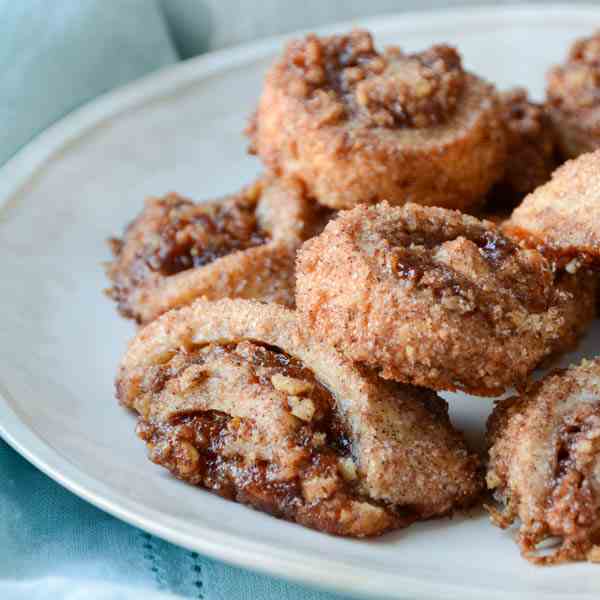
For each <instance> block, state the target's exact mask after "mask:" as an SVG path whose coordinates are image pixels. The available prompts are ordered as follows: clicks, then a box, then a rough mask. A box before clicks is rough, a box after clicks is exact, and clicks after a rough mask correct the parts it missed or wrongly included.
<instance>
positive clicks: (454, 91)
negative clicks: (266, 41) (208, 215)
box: [248, 31, 506, 209]
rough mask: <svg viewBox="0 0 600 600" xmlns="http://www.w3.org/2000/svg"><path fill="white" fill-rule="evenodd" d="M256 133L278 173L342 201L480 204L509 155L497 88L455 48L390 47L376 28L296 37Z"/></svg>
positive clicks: (342, 204) (274, 75) (276, 72)
mask: <svg viewBox="0 0 600 600" xmlns="http://www.w3.org/2000/svg"><path fill="white" fill-rule="evenodd" d="M248 133H249V135H250V138H251V141H252V147H253V150H254V151H255V152H257V153H258V155H259V156H260V158H261V159H262V160H263V161H264V163H265V164H266V165H267V166H268V167H269V168H270V169H271V170H272V171H273V172H275V173H276V174H286V175H294V176H297V177H299V178H300V179H302V180H303V181H304V183H305V185H306V186H307V189H308V190H309V192H310V194H311V195H312V196H314V197H315V198H317V199H318V200H319V202H321V203H323V204H326V205H328V206H331V207H334V208H350V207H353V206H355V205H356V204H359V203H373V202H377V201H379V200H382V199H387V200H388V201H389V202H391V203H394V204H403V203H405V202H408V201H412V202H417V203H422V204H428V205H431V204H433V205H441V206H447V207H453V208H462V209H464V208H468V207H471V206H473V205H474V204H475V203H477V202H479V201H480V199H481V198H482V197H483V196H484V195H485V193H486V192H487V191H488V190H489V188H490V187H491V185H492V184H493V183H494V182H495V181H496V180H498V179H499V177H500V176H501V173H502V166H503V163H504V160H505V156H506V148H505V135H504V130H503V128H502V125H501V122H500V118H499V114H498V102H497V97H496V94H495V92H494V90H493V88H492V87H491V86H490V85H488V84H487V83H485V82H483V81H482V80H480V79H479V78H477V77H475V76H474V75H471V74H470V73H466V72H464V71H463V69H462V66H461V62H460V57H459V56H458V54H457V53H456V51H455V50H454V49H452V48H449V47H447V46H434V47H432V48H430V49H428V50H426V51H424V52H422V53H419V54H414V55H407V54H404V53H402V52H401V51H399V50H398V49H396V48H390V49H388V50H386V51H385V52H384V53H379V52H377V51H376V50H375V49H374V47H373V41H372V38H371V35H370V34H369V33H368V32H366V31H354V32H352V33H350V34H347V35H338V36H331V37H326V38H319V37H317V36H315V35H310V36H308V37H306V38H305V39H303V40H296V41H293V42H291V43H290V44H289V46H288V47H287V49H286V51H285V53H284V55H283V57H282V58H281V59H280V60H278V61H277V62H276V63H275V64H274V65H273V67H272V68H271V70H270V72H269V74H268V75H267V78H266V80H265V87H264V90H263V94H262V97H261V100H260V103H259V107H258V110H257V112H256V114H255V115H254V116H253V119H252V121H251V124H250V126H249V128H248Z"/></svg>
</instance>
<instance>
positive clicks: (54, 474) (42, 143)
mask: <svg viewBox="0 0 600 600" xmlns="http://www.w3.org/2000/svg"><path fill="white" fill-rule="evenodd" d="M542 10H543V11H544V12H545V14H544V16H545V20H546V22H547V21H548V19H550V20H557V19H562V18H565V17H570V18H576V19H577V20H580V19H585V20H586V21H593V20H596V21H598V20H600V6H593V5H590V4H581V3H576V4H566V3H559V4H556V3H544V4H535V5H531V4H509V5H503V6H469V7H458V8H457V7H452V8H446V9H437V10H423V11H407V12H402V13H393V14H389V15H387V14H386V15H379V16H374V17H369V18H357V19H355V20H353V21H346V22H339V23H336V24H333V25H329V26H327V27H321V28H311V29H310V30H306V29H305V30H300V31H295V32H292V33H289V34H285V35H277V36H271V37H268V38H265V39H261V40H258V41H253V42H250V43H246V44H242V45H238V46H235V47H232V48H227V49H225V50H218V51H216V52H210V53H207V54H204V55H202V56H199V57H196V58H192V59H188V60H185V61H182V62H179V63H175V64H174V65H171V66H167V67H164V68H162V69H159V70H158V71H156V72H154V73H152V74H150V75H146V76H145V77H142V78H141V79H138V80H135V81H133V82H131V83H128V84H126V85H124V86H121V87H118V88H116V89H114V90H111V91H109V92H107V93H105V94H102V95H101V96H99V97H97V98H95V99H93V100H91V101H90V102H87V103H85V104H83V105H82V106H81V107H79V108H77V109H75V110H74V111H72V112H71V113H69V114H68V115H66V116H65V117H63V118H61V119H60V120H58V121H57V122H55V123H54V124H52V125H51V126H50V127H48V128H47V129H46V130H44V131H43V132H41V133H39V134H38V135H37V136H35V137H34V138H33V139H31V140H30V141H29V142H27V143H26V144H25V145H24V146H23V147H22V148H21V149H20V150H18V151H17V152H16V153H15V154H14V155H13V156H12V157H11V158H10V159H9V160H8V161H7V162H6V163H5V164H4V165H3V166H2V167H1V168H0V221H2V219H3V213H4V211H5V210H6V209H7V208H8V207H9V206H10V205H11V204H12V203H13V202H18V200H19V197H20V196H21V193H22V191H23V190H24V189H26V187H27V185H28V183H29V182H31V181H35V179H36V178H37V177H38V175H39V173H40V172H41V170H42V169H43V168H45V167H46V166H48V165H50V164H51V163H52V161H53V160H54V159H57V158H59V157H60V155H61V153H62V152H63V151H64V150H66V149H67V148H68V147H69V146H70V145H71V144H73V143H75V142H76V141H77V140H78V139H80V138H81V137H83V136H85V135H89V134H90V133H91V132H93V131H94V130H96V129H98V128H100V127H102V126H103V125H104V124H106V123H108V122H109V121H110V120H111V119H112V118H115V117H117V116H118V115H120V114H123V113H124V112H126V111H128V110H134V109H135V108H136V107H137V106H140V105H143V104H144V103H145V102H151V101H154V100H157V99H159V98H161V97H162V96H164V95H168V94H171V93H174V92H175V91H177V90H178V89H181V88H182V87H185V86H190V85H193V84H194V83H195V82H196V81H199V80H201V79H203V78H206V77H208V76H210V75H211V74H215V73H218V72H221V71H222V70H224V69H227V68H231V67H236V66H240V65H242V64H244V63H245V62H252V61H256V60H258V59H261V58H266V57H268V56H269V55H272V54H273V53H275V52H276V51H277V50H278V49H279V48H280V47H281V45H282V44H283V43H284V42H285V41H286V40H288V39H290V38H292V37H295V36H298V35H303V34H304V33H306V32H307V31H316V32H318V33H333V32H338V31H343V30H346V29H348V28H351V27H353V26H356V24H357V23H360V25H361V26H364V27H367V28H369V29H372V30H374V31H376V32H378V33H383V32H385V31H386V30H390V29H392V30H393V29H394V28H397V23H398V22H399V21H400V20H407V21H410V22H411V23H412V24H413V26H420V25H421V24H423V25H425V24H426V25H428V26H431V27H433V26H435V25H436V24H442V23H443V21H444V20H446V19H448V18H452V19H454V20H456V21H460V24H461V25H463V26H464V25H465V24H466V23H469V22H472V23H475V22H477V21H478V20H481V19H485V20H487V21H489V20H490V19H493V18H494V17H495V18H498V19H506V20H509V21H512V22H514V21H515V20H516V19H517V18H518V19H531V18H536V20H539V13H540V11H542ZM12 403H13V401H12V400H11V396H10V394H9V393H8V391H7V390H6V389H4V385H3V384H2V382H1V381H0V437H2V438H3V439H4V440H5V441H6V442H7V443H8V444H9V445H10V446H11V447H12V448H13V449H14V450H16V451H17V452H18V453H19V454H21V455H22V456H23V457H24V458H25V459H26V460H28V461H29V462H30V463H32V464H33V465H34V466H35V467H37V468H38V469H40V470H41V471H42V472H43V473H45V474H46V475H48V476H49V477H50V478H51V479H53V480H54V481H56V482H57V483H58V484H60V485H62V486H63V487H65V488H66V489H68V490H69V491H70V492H72V493H74V494H76V495H77V496H79V497H80V498H82V499H84V500H86V501H87V502H90V503H91V504H93V505H94V506H96V507H98V508H100V509H101V510H104V511H105V512H108V513H109V514H111V515H113V516H115V517H117V518H119V519H121V520H123V521H125V522H127V523H129V524H131V525H133V526H135V527H138V528H140V529H143V530H145V531H148V532H150V533H152V534H153V535H156V536H158V537H160V538H162V539H165V540H168V541H169V542H172V543H174V544H177V545H179V546H182V547H184V548H187V549H189V550H194V551H198V552H200V553H202V554H205V555H207V556H210V557H212V558H215V559H217V560H221V561H223V562H226V563H228V564H232V565H235V566H239V567H242V568H247V569H252V570H254V571H258V572H261V573H265V574H268V575H272V576H276V577H279V578H283V579H285V580H290V581H294V582H296V583H300V584H305V585H310V586H313V587H317V588H320V589H328V590H331V591H335V592H338V593H345V594H351V595H360V596H361V597H378V598H381V597H389V598H398V595H396V594H393V593H391V590H398V589H401V590H402V592H401V593H402V595H403V596H404V597H406V596H408V595H410V597H411V598H413V599H414V600H421V599H422V600H426V599H428V598H432V597H435V598H438V599H439V600H446V599H447V600H450V599H458V598H460V599H461V600H469V599H473V600H479V599H480V598H481V597H482V594H485V597H486V598H488V599H490V600H494V599H498V600H500V599H501V598H503V599H505V598H515V599H516V598H519V599H523V600H527V599H529V598H531V599H534V598H539V597H540V594H538V593H537V592H536V591H535V589H533V588H532V589H531V590H527V591H525V592H520V591H510V590H498V589H495V590H493V589H489V588H485V587H482V586H481V585H478V584H473V585H469V587H465V586H463V585H455V584H447V583H440V582H437V583H436V582H433V583H432V582H429V581H424V580H423V579H422V578H418V577H412V576H410V575H408V574H402V573H392V572H389V571H387V570H383V569H381V570H380V572H381V573H382V574H385V578H383V577H382V578H373V574H374V571H373V569H372V568H363V569H357V568H356V567H355V566H349V565H348V564H347V563H344V562H342V561H337V560H335V558H333V559H332V558H330V557H312V556H310V555H309V554H307V553H305V552H300V551H296V550H294V549H290V550H288V552H287V553H286V555H285V556H275V555H273V553H272V551H271V552H270V551H269V548H270V546H269V544H267V543H261V542H256V541H252V540H248V539H247V538H244V537H243V536H238V535H233V534H229V535H226V534H223V533H222V532H219V535H218V538H219V541H212V539H211V538H214V537H215V536H214V535H212V534H214V533H215V530H214V529H211V528H210V527H207V526H206V524H205V523H199V524H197V527H196V529H197V531H202V532H203V533H205V534H207V535H202V536H198V535H197V534H196V535H195V536H193V537H192V536H190V535H186V533H185V532H184V531H178V530H176V528H174V527H173V526H172V525H170V524H169V521H168V519H165V517H166V515H164V514H163V513H161V512H160V511H158V510H155V509H152V508H149V507H147V506H145V505H143V504H141V503H139V502H137V501H134V500H131V499H128V498H126V497H124V496H123V495H122V494H121V493H119V492H118V491H115V490H114V488H112V487H111V486H109V485H107V484H105V483H103V482H102V481H101V480H100V479H96V478H94V477H91V476H89V475H87V474H86V473H85V471H84V470H83V469H80V468H77V467H75V466H74V465H72V464H71V463H70V462H69V461H68V460H67V459H66V458H64V457H63V456H61V455H60V454H59V453H58V452H57V451H55V450H54V449H52V448H51V447H50V446H49V445H48V444H47V443H46V442H45V441H44V440H43V439H41V438H40V437H39V436H37V435H36V434H35V433H34V432H33V430H31V429H30V428H29V426H28V425H27V424H26V423H25V422H24V421H23V420H22V419H21V418H20V417H19V415H18V414H17V412H16V411H15V409H14V408H13V407H12ZM543 594H544V595H545V597H547V598H556V599H558V598H559V597H560V598H563V597H564V596H563V595H562V594H559V593H553V592H543ZM592 598H596V596H595V595H594V594H583V595H581V594H579V595H578V599H580V600H592Z"/></svg>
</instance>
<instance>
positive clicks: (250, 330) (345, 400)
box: [116, 299, 480, 537]
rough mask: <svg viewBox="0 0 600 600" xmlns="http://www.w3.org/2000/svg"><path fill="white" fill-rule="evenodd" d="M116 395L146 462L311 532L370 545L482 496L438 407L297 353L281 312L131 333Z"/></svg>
mask: <svg viewBox="0 0 600 600" xmlns="http://www.w3.org/2000/svg"><path fill="white" fill-rule="evenodd" d="M116 385H117V395H118V398H119V400H120V401H121V402H122V403H123V404H124V405H126V406H128V407H130V408H133V409H135V410H136V411H137V412H138V413H139V415H140V421H139V426H138V432H139V435H140V436H141V437H142V438H143V439H144V440H145V441H146V443H147V444H148V447H149V452H150V458H151V459H152V460H153V461H155V462H157V463H159V464H161V465H163V466H165V467H166V468H168V469H169V470H170V471H172V472H173V473H174V474H175V475H176V476H177V477H179V478H181V479H184V480H186V481H189V482H190V483H192V484H195V485H199V486H201V487H205V488H207V489H209V490H212V491H215V492H217V493H219V494H221V495H223V496H225V497H227V498H230V499H233V500H236V501H238V502H243V503H246V504H249V505H251V506H253V507H255V508H258V509H259V510H264V511H267V512H270V513H272V514H274V515H276V516H279V517H283V518H286V519H289V520H292V521H296V522H298V523H301V524H303V525H305V526H308V527H312V528H315V529H319V530H323V531H326V532H329V533H334V534H339V535H347V536H357V537H362V536H372V535H379V534H381V533H383V532H384V531H387V530H390V529H394V528H398V527H403V526H406V525H408V524H410V523H411V522H413V521H415V520H417V519H425V518H430V517H434V516H440V515H443V514H447V513H449V512H450V511H452V510H453V509H454V508H457V507H461V506H465V505H468V504H470V503H471V502H472V501H473V500H474V499H475V498H476V497H477V495H478V493H479V491H480V479H479V467H478V465H479V462H478V459H477V457H476V456H475V455H474V454H471V453H470V452H469V451H468V449H467V447H466V445H465V443H464V440H463V438H462V436H461V435H460V434H459V433H458V432H456V431H455V430H454V429H453V428H452V426H451V424H450V421H449V419H448V414H447V407H446V404H445V403H444V401H443V400H441V399H440V398H439V397H437V396H436V395H435V394H434V393H433V392H429V391H426V390H423V389H418V388H413V387H410V386H403V385H399V384H395V383H391V382H385V381H382V380H379V379H378V378H377V377H375V376H373V375H371V374H369V373H368V372H366V371H364V370H362V369H358V368H356V367H354V366H352V365H351V363H349V362H347V361H345V360H344V359H343V358H342V357H341V356H340V355H339V354H338V353H337V352H335V351H334V350H333V349H332V348H331V347H329V346H327V345H323V344H319V343H312V342H310V343H309V342H307V341H306V340H305V332H303V331H302V327H301V326H300V325H299V323H298V322H297V319H296V316H295V313H294V312H292V311H289V310H288V309H285V308H283V307H281V306H277V305H266V304H260V303H256V302H253V301H247V300H229V299H226V300H220V301H217V302H208V301H205V300H197V301H196V302H195V303H193V304H192V305H190V306H187V307H184V308H182V309H179V310H175V311H171V312H169V313H167V314H165V315H163V316H162V317H160V318H159V319H157V320H155V321H154V322H152V323H151V324H149V325H147V326H146V327H145V328H143V329H141V330H140V332H139V333H138V335H137V337H136V338H135V339H134V340H133V341H132V343H131V344H130V346H129V349H128V351H127V353H126V355H125V357H124V359H123V361H122V364H121V367H120V370H119V375H118V378H117V384H116Z"/></svg>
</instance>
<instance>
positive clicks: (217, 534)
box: [0, 5, 600, 600]
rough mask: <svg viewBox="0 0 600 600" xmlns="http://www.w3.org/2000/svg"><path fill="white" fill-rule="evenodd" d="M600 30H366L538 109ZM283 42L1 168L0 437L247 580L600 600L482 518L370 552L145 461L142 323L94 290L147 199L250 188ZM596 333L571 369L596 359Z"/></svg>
mask: <svg viewBox="0 0 600 600" xmlns="http://www.w3.org/2000/svg"><path fill="white" fill-rule="evenodd" d="M598 23H600V10H598V9H593V8H589V7H588V8H582V7H580V8H578V9H575V8H573V7H570V8H569V7H565V6H563V7H554V8H542V7H541V6H539V5H538V6H536V7H535V8H533V7H532V8H515V7H512V8H497V9H491V10H490V9H487V10H468V11H452V12H443V13H437V14H425V13H420V14H404V15H401V16H397V17H385V18H380V19H376V20H371V21H365V22H361V23H360V24H364V25H367V26H368V27H370V28H371V29H372V30H373V31H374V32H375V33H376V34H377V40H378V41H379V42H380V43H396V44H401V45H402V46H404V47H406V48H408V49H417V48H422V47H423V46H427V45H428V44H431V43H432V42H438V41H444V40H448V41H451V42H453V43H455V44H457V45H458V46H459V47H460V49H461V51H462V52H463V54H464V57H465V59H466V63H467V64H468V65H469V67H471V68H472V69H474V70H475V71H478V72H480V73H482V74H485V75H486V76H487V77H489V78H490V79H492V80H494V81H496V82H497V83H498V84H499V85H500V86H501V87H507V86H511V85H514V84H523V85H527V86H528V87H530V89H531V90H532V91H533V92H534V94H535V95H536V96H538V97H539V96H541V95H542V93H543V74H544V71H545V70H546V68H547V67H548V65H550V64H551V63H553V62H554V61H557V60H559V59H561V57H563V56H564V54H565V51H566V48H567V45H568V44H569V43H570V42H571V41H572V40H573V39H574V38H575V37H577V36H580V35H582V34H587V33H589V32H590V31H592V30H593V29H594V28H595V26H596V25H597V24H598ZM354 24H357V23H354ZM347 27H348V25H345V26H342V27H336V28H335V29H337V30H344V29H346V28H347ZM281 44H282V40H281V39H277V40H268V41H266V42H261V43H258V44H253V45H250V46H246V47H243V48H237V49H234V50H230V51H226V52H221V53H218V54H213V55H208V56H205V57H201V58H199V59H196V60H193V61H190V62H187V63H183V64H181V65H178V66H175V67H173V68H170V69H166V70H164V71H162V72H160V73H158V74H156V75H153V76H151V77H148V78H146V79H144V80H142V81H139V82H136V83H134V84H132V85H130V86H128V87H126V88H123V89H122V90H119V91H117V92H115V93H112V94H109V95H107V96H105V97H104V98H102V99H100V100H98V101H97V102H94V103H93V104H90V105H88V106H86V107H85V108H83V109H81V110H78V111H76V112H75V113H73V114H72V115H70V116H69V117H68V118H67V119H65V120H63V121H62V122H61V123H59V124H58V125H56V126H54V127H52V128H51V129H50V130H48V131H47V132H46V133H44V134H43V135H42V136H40V137H39V138H38V139H37V140H36V141H35V142H34V143H32V144H31V145H29V146H28V147H27V148H26V149H25V150H24V151H22V152H21V153H20V154H19V155H18V156H16V157H15V158H14V159H13V160H12V161H11V162H10V163H9V164H7V165H6V166H5V167H4V169H3V170H2V172H1V175H0V256H1V264H2V279H1V282H0V313H1V314H2V318H1V324H0V340H1V344H0V346H1V347H0V396H1V398H0V433H1V434H2V436H3V437H4V438H5V439H6V440H7V441H8V442H9V443H10V444H11V445H12V446H14V447H15V448H16V449H17V450H18V451H19V452H21V453H22V454H23V455H24V456H25V457H26V458H28V459H29V460H30V461H31V462H32V463H34V464H35V465H37V466H38V467H39V468H40V469H42V470H43V471H45V472H46V473H47V474H48V475H50V476H51V477H53V478H54V479H56V480H57V481H59V482H60V483H61V484H63V485H64V486H66V487H67V488H69V489H70V490H72V491H73V492H75V493H76V494H78V495H80V496H82V497H83V498H85V499H87V500H89V501H90V502H92V503H94V504H96V505H97V506H99V507H101V508H103V509H105V510H107V511H108V512H111V513H112V514H114V515H116V516H118V517H120V518H122V519H124V520H126V521H129V522H130V523H133V524H135V525H138V526H139V527H142V528H143V529H146V530H148V531H150V532H152V533H154V534H156V535H159V536H161V537H163V538H166V539H168V540H170V541H173V542H175V543H178V544H181V545H183V546H186V547H188V548H190V549H195V550H197V551H199V552H202V553H205V554H209V555H211V556H214V557H217V558H219V559H223V560H226V561H229V562H232V563H236V564H239V565H243V566H246V567H251V568H255V569H259V570H263V571H267V572H269V573H273V574H277V575H280V576H283V577H288V578H292V579H296V580H299V581H303V582H307V583H313V584H318V585H322V586H327V587H331V588H335V589H337V590H339V591H344V592H347V593H354V594H363V595H367V596H376V597H383V596H386V597H391V598H403V599H407V598H434V597H435V598H438V599H439V598H460V599H461V600H465V599H468V598H473V599H477V600H481V598H486V599H492V598H520V599H522V598H539V597H540V596H545V597H548V598H561V599H563V598H567V597H577V598H578V599H590V600H591V599H592V598H594V599H597V598H598V596H599V594H600V572H599V571H598V568H597V567H595V568H594V567H593V566H590V565H584V564H577V565H569V566H563V567H557V568H549V569H540V568H536V567H532V566H530V565H529V564H527V563H526V562H524V561H523V560H522V559H521V558H520V557H519V554H518V551H517V547H516V545H515V544H514V542H513V541H512V539H511V535H512V534H511V533H508V532H502V531H500V530H499V529H496V528H494V527H492V526H491V525H490V523H489V521H488V519H487V518H486V516H485V515H484V514H483V512H477V513H475V514H474V515H471V516H470V517H455V518H454V519H452V520H438V521H432V522H429V523H424V524H420V525H416V526H413V527H410V528H409V529H407V530H405V531H401V532H398V533H395V534H391V535H388V536H386V537H384V538H382V539H379V540H374V541H352V540H344V539H337V538H334V537H330V536H327V535H322V534H319V533H316V532H313V531H309V530H308V529H304V528H302V527H298V526H295V525H292V524H290V523H285V522H283V521H278V520H276V519H273V518H271V517H269V516H267V515H264V514H261V513H259V512H255V511H252V510H250V509H248V508H245V507H243V506H240V505H238V504H234V503H231V502H226V501H225V500H222V499H220V498H218V497H216V496H214V495H211V494H209V493H207V492H204V491H201V490H198V489H194V488H192V487H188V486H186V485H184V484H182V483H179V482H178V481H176V480H175V479H174V478H172V477H170V476H169V475H168V473H167V472H166V471H164V470H162V469H160V468H159V467H155V466H154V465H152V464H151V463H150V462H148V461H147V459H146V457H145V449H144V447H143V445H142V443H141V442H140V441H139V440H138V439H137V438H136V437H135V436H134V434H133V427H134V420H133V417H132V416H131V415H130V414H128V413H127V412H126V411H124V410H123V409H121V408H120V407H119V406H117V403H116V402H115V400H114V397H113V384H112V382H113V377H114V374H115V367H116V365H117V362H118V360H119V356H120V354H121V352H122V351H123V348H124V347H125V343H126V340H127V339H128V338H129V337H130V336H131V335H132V333H133V327H132V326H131V324H129V323H127V322H125V321H123V320H121V319H119V318H118V317H117V316H116V313H115V310H114V307H113V306H112V305H111V303H110V302H109V301H108V300H107V299H105V298H104V297H103V296H102V294H101V289H102V288H103V287H104V286H105V285H106V281H105V279H104V276H103V272H102V268H101V266H100V263H101V261H103V260H106V259H107V258H108V252H107V249H106V247H105V244H104V240H105V238H106V237H107V236H109V235H111V234H114V233H117V232H120V231H121V230H122V228H123V225H124V224H125V223H126V222H127V221H128V220H129V219H131V218H132V217H133V216H134V215H135V214H136V213H137V212H138V210H139V209H140V207H141V203H142V199H143V198H144V196H146V195H148V194H162V193H164V192H167V191H169V190H177V191H180V192H182V193H184V194H188V195H191V196H192V197H195V198H210V197H212V196H215V195H220V194H223V193H225V192H229V191H233V190H236V189H237V188H238V187H239V186H241V185H242V184H243V183H245V182H248V181H250V180H251V179H252V177H253V176H254V175H255V174H256V173H257V172H258V171H259V168H260V167H259V164H258V161H257V160H256V159H254V158H251V157H249V156H247V155H246V153H245V148H246V141H245V139H244V138H243V137H242V134H241V131H242V129H243V127H244V124H245V120H246V117H247V115H248V114H249V113H250V112H251V110H252V109H253V107H254V105H255V103H256V99H257V96H258V94H259V90H260V85H261V77H262V75H263V73H264V69H265V66H266V65H267V64H268V62H269V59H270V57H271V56H272V54H273V53H274V52H277V51H279V50H280V48H281ZM595 331H596V333H597V332H598V331H599V327H598V326H596V327H595ZM593 337H595V336H594V333H590V334H588V336H587V337H586V339H585V340H584V343H583V344H582V347H581V348H580V352H579V353H578V356H577V358H578V357H579V355H581V354H586V355H593V354H594V352H595V351H596V352H597V351H600V343H598V342H594V341H593ZM571 358H575V357H571ZM451 404H452V406H451V409H452V413H453V416H454V417H455V419H456V421H457V422H458V423H459V424H460V425H461V426H462V427H464V428H465V430H466V431H467V433H468V434H469V436H470V437H471V438H472V439H475V440H478V441H479V442H480V440H481V435H482V431H483V424H484V419H485V417H486V416H487V413H488V412H489V409H490V402H489V401H487V400H481V399H469V398H465V397H458V398H452V399H451Z"/></svg>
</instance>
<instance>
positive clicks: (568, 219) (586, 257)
mask: <svg viewBox="0 0 600 600" xmlns="http://www.w3.org/2000/svg"><path fill="white" fill-rule="evenodd" d="M599 198H600V150H597V151H596V152H592V153H589V154H583V155H581V156H580V157H579V158H577V159H574V160H570V161H568V162H566V163H565V164H564V165H563V166H562V167H560V168H559V169H557V170H556V171H555V172H554V173H553V175H552V179H551V181H549V182H548V183H547V184H546V185H543V186H541V187H539V188H537V189H536V190H535V191H534V192H533V193H531V194H529V195H528V196H527V197H526V198H525V200H523V202H522V203H521V204H520V205H519V206H518V207H517V208H516V209H515V211H514V212H513V214H512V216H511V218H510V220H509V221H507V222H506V224H505V226H504V227H505V229H506V231H507V232H508V233H510V235H513V236H515V237H519V238H521V239H523V240H524V242H525V243H527V244H528V245H531V246H537V247H539V248H540V249H541V250H542V252H544V253H545V254H546V255H548V256H549V257H552V258H553V259H554V260H556V261H557V262H559V263H560V264H562V265H567V268H568V269H569V270H571V271H575V270H576V269H577V268H579V266H580V265H582V264H584V265H586V264H589V265H593V266H597V265H599V264H600V203H599V201H598V199H599Z"/></svg>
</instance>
